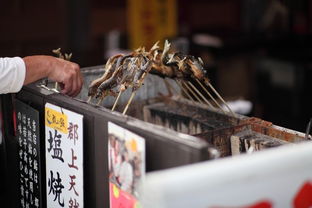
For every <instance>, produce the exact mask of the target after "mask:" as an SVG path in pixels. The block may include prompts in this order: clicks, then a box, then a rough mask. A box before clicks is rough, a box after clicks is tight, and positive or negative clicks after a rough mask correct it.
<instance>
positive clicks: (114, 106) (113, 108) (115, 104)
mask: <svg viewBox="0 0 312 208" xmlns="http://www.w3.org/2000/svg"><path fill="white" fill-rule="evenodd" d="M122 92H123V91H121V90H120V91H119V93H118V96H117V98H116V100H115V103H114V105H113V107H112V111H114V110H115V108H116V106H117V102H118V100H119V98H120V95H121V93H122Z"/></svg>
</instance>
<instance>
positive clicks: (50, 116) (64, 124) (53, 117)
mask: <svg viewBox="0 0 312 208" xmlns="http://www.w3.org/2000/svg"><path fill="white" fill-rule="evenodd" d="M45 125H46V126H48V127H50V128H53V129H56V130H58V131H61V132H63V133H64V134H67V133H68V119H67V115H65V114H63V113H60V112H58V111H56V110H53V109H51V108H47V107H46V108H45Z"/></svg>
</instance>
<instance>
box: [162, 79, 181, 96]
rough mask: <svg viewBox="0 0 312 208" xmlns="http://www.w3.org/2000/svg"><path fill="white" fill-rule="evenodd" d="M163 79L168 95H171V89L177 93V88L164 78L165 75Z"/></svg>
mask: <svg viewBox="0 0 312 208" xmlns="http://www.w3.org/2000/svg"><path fill="white" fill-rule="evenodd" d="M163 80H164V83H165V85H166V87H167V90H168V93H169V95H170V96H172V95H173V93H172V91H174V93H175V94H179V93H178V92H177V90H176V89H174V87H173V86H172V85H171V84H170V83H169V82H168V81H167V80H166V77H165V78H164V79H163ZM171 90H172V91H171Z"/></svg>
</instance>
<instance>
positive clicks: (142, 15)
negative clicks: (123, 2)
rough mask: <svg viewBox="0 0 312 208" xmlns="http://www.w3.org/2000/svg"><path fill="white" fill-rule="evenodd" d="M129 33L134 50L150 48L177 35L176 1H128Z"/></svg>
mask: <svg viewBox="0 0 312 208" xmlns="http://www.w3.org/2000/svg"><path fill="white" fill-rule="evenodd" d="M127 25H128V33H129V35H130V37H129V40H130V47H131V48H132V49H135V48H138V47H141V46H145V47H146V48H147V49H148V48H150V47H151V46H152V45H153V44H154V43H155V42H156V41H158V40H159V41H160V42H161V43H162V42H163V41H164V39H167V38H170V37H174V36H175V35H176V33H177V5H176V0H148V1H145V0H128V24H127Z"/></svg>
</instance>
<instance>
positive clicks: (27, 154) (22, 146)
mask: <svg viewBox="0 0 312 208" xmlns="http://www.w3.org/2000/svg"><path fill="white" fill-rule="evenodd" d="M15 104H16V105H15V106H16V127H17V129H16V136H17V139H18V165H19V204H20V207H23V208H24V207H29V208H33V207H42V206H41V205H42V198H41V197H42V196H41V191H40V190H41V170H40V167H41V162H40V140H39V138H40V134H39V112H38V111H37V110H35V109H33V108H32V107H30V106H28V105H26V104H25V103H23V102H21V101H19V100H15Z"/></svg>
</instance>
